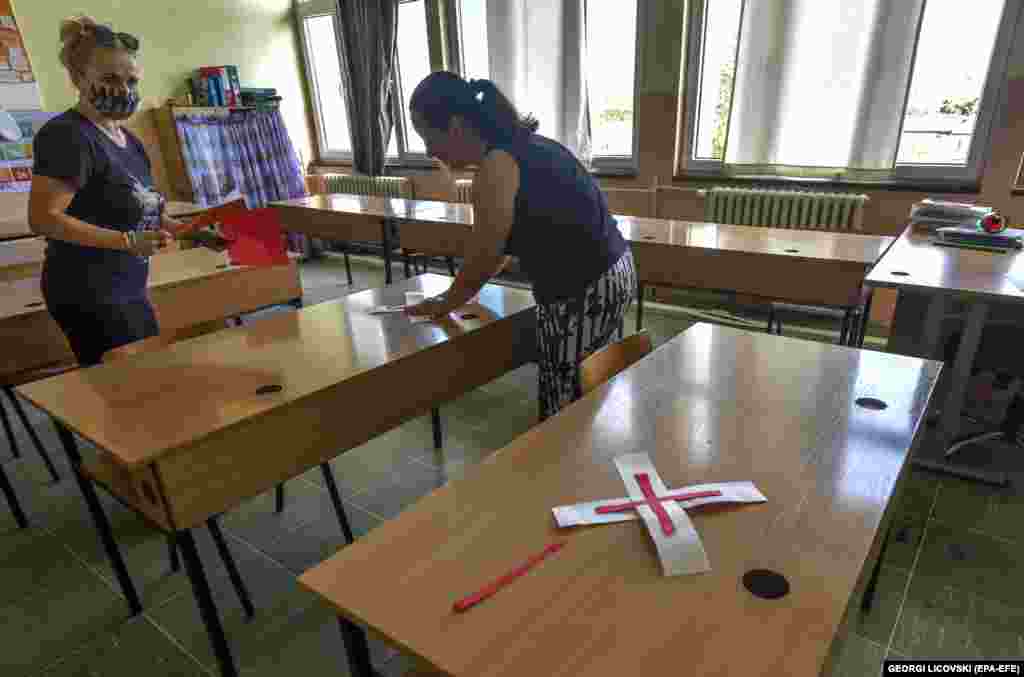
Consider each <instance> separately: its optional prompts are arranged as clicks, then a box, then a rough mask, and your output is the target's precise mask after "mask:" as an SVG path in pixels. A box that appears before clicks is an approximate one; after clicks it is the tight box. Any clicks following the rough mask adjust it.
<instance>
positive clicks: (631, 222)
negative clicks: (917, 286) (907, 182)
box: [615, 214, 895, 266]
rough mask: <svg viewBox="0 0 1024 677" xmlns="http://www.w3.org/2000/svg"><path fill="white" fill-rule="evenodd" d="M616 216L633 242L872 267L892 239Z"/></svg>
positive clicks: (815, 231)
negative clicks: (841, 262)
mask: <svg viewBox="0 0 1024 677" xmlns="http://www.w3.org/2000/svg"><path fill="white" fill-rule="evenodd" d="M615 219H616V220H617V221H618V222H619V229H620V230H621V231H622V234H623V236H624V237H625V238H626V239H627V240H629V241H631V242H633V243H651V244H667V245H676V246H681V247H691V248H700V249H716V250H720V251H734V252H746V253H752V254H771V255H777V256H790V257H793V258H799V259H818V260H825V261H846V262H851V263H862V264H865V265H868V266H870V265H873V264H874V263H875V262H876V261H877V260H878V259H879V258H880V257H881V256H882V255H883V254H884V253H885V252H886V250H887V249H888V248H889V247H890V246H891V245H892V243H893V241H894V240H895V238H893V237H887V236H881V235H860V234H855V233H832V232H828V231H820V230H794V229H792V228H765V227H761V226H736V225H730V224H725V223H704V222H700V221H673V220H669V219H649V218H641V217H636V216H621V215H618V214H616V215H615Z"/></svg>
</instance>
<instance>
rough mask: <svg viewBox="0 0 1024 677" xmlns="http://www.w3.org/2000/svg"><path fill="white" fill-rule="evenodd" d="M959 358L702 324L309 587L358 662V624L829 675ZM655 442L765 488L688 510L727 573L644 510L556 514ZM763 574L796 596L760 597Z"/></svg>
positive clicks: (586, 665) (426, 646) (579, 651)
mask: <svg viewBox="0 0 1024 677" xmlns="http://www.w3.org/2000/svg"><path fill="white" fill-rule="evenodd" d="M940 369H941V364H940V363H938V362H930V361H923V360H919V359H916V358H910V357H904V356H901V355H889V354H885V353H878V352H871V351H861V350H856V349H852V348H847V347H842V346H833V345H826V344H821V343H815V342H809V341H803V340H800V339H793V338H784V337H780V336H773V335H769V334H762V333H754V332H745V331H739V330H735V329H731V328H727V327H721V326H714V325H709V324H697V325H694V326H693V327H691V328H690V329H688V330H686V331H685V332H683V333H682V334H680V335H678V336H676V337H675V338H674V339H672V340H671V341H669V342H668V343H667V344H665V345H663V346H661V347H659V348H658V349H656V350H655V351H654V352H653V353H651V354H650V355H649V356H648V357H646V358H644V359H642V360H640V361H639V362H638V363H636V364H635V365H633V366H632V367H630V368H629V369H627V370H626V371H624V372H622V373H621V374H619V375H618V376H617V377H614V378H613V379H612V380H611V381H609V382H608V383H606V384H604V385H603V386H601V387H599V388H598V389H597V390H595V391H593V392H592V393H590V394H589V395H587V396H586V397H584V398H583V399H581V400H580V401H578V402H576V403H574V404H572V405H570V406H569V407H567V408H566V409H564V410H562V411H561V412H560V413H559V414H558V415H556V416H554V417H552V418H550V419H548V420H547V421H545V422H544V423H542V424H541V425H539V426H538V427H535V428H533V429H532V430H530V431H529V432H527V433H525V434H523V435H522V436H520V437H519V438H518V439H516V440H515V441H513V442H512V443H511V444H509V445H508V446H507V447H505V448H504V449H501V450H500V451H498V452H496V453H495V454H493V455H492V456H490V457H489V458H488V459H487V460H485V461H483V462H482V463H480V464H479V465H477V466H474V467H473V468H470V469H469V470H468V471H467V472H466V473H465V475H464V476H463V477H462V478H459V479H456V480H453V481H452V482H450V483H449V484H447V485H446V486H444V487H442V488H440V489H438V490H436V491H434V492H433V493H431V494H430V495H428V496H427V497H425V498H423V499H421V500H420V501H419V502H418V503H416V504H415V505H413V506H412V507H410V508H408V509H406V510H405V511H404V512H402V514H401V515H399V516H398V517H396V518H395V519H393V520H390V521H388V522H386V523H384V524H383V525H381V526H379V527H377V528H376V529H374V530H373V531H372V532H370V533H369V534H367V535H366V536H364V537H363V538H361V539H360V540H359V541H357V542H356V543H355V544H354V545H352V546H349V547H347V548H345V549H344V550H342V551H340V552H339V553H337V554H336V555H334V556H333V557H331V558H330V559H329V560H327V561H326V562H324V563H322V564H320V565H318V566H316V567H314V568H312V569H310V570H309V571H307V572H305V573H304V574H303V575H302V576H301V577H300V578H299V582H300V584H302V585H303V586H304V587H306V588H308V589H309V590H311V591H313V592H315V593H316V594H318V595H320V596H321V597H322V599H323V601H324V602H325V603H327V604H329V605H330V606H331V607H333V608H334V609H335V610H337V611H338V613H339V614H340V615H341V617H342V619H343V621H342V627H343V629H345V632H346V635H345V636H346V638H347V645H348V646H350V647H355V648H354V649H353V650H352V651H351V653H352V654H353V657H352V658H351V659H350V664H352V663H355V665H354V666H353V667H354V668H355V669H354V671H353V672H354V674H355V675H356V676H357V677H367V675H368V674H369V673H368V671H367V665H366V661H365V660H363V661H361V660H360V658H359V656H360V655H362V656H364V657H365V647H363V648H359V645H360V643H361V642H360V639H361V636H362V633H361V632H360V631H359V630H357V629H355V626H353V625H352V624H351V623H350V622H348V621H354V622H356V623H358V624H360V625H364V626H366V627H368V628H370V629H371V630H372V631H373V632H374V634H375V635H378V636H381V637H382V638H383V639H384V640H386V641H389V642H391V643H393V644H394V645H395V646H397V647H399V648H400V649H401V650H403V651H405V652H407V653H409V654H412V655H414V656H417V657H419V658H420V659H422V660H423V661H424V662H425V663H428V664H429V665H431V666H433V667H434V668H435V669H437V670H439V671H441V672H442V673H443V674H445V675H450V676H453V677H463V676H465V677H470V676H472V677H498V676H502V677H504V676H506V675H507V676H508V677H523V676H524V675H552V676H553V675H565V676H569V675H572V676H573V677H622V676H623V675H746V674H751V675H752V674H756V675H779V676H780V677H781V676H786V677H788V676H790V675H801V676H803V675H817V674H818V673H819V670H820V669H821V667H822V664H823V662H824V661H825V659H826V656H827V655H828V654H829V651H830V646H831V645H832V643H833V639H834V637H836V636H837V634H841V633H842V632H843V628H842V627H841V625H842V623H843V621H844V613H845V612H846V610H847V607H848V605H853V604H854V603H855V602H856V601H857V597H858V593H859V592H860V589H861V587H862V586H866V584H867V579H868V578H869V577H870V574H869V572H870V570H871V569H872V564H873V562H874V561H876V560H877V559H878V558H879V555H880V551H881V547H882V536H881V534H882V533H883V531H884V528H885V527H887V521H888V519H889V518H890V517H891V515H890V514H889V513H888V506H889V505H890V499H891V497H892V496H893V492H894V491H895V489H896V486H897V483H898V481H899V479H900V477H901V473H903V471H904V469H905V466H906V464H905V461H906V459H907V456H908V453H909V452H910V450H911V448H912V447H914V446H915V444H916V443H917V439H918V428H919V423H920V421H921V419H922V416H923V415H924V412H925V410H926V407H927V404H928V399H929V396H930V393H931V392H932V388H933V387H934V384H935V381H936V378H937V377H938V374H939V371H940ZM862 397H871V398H877V399H878V400H881V401H882V402H884V403H885V404H886V405H887V408H885V409H884V410H877V409H870V408H863V407H861V406H858V404H856V402H857V400H858V399H859V398H862ZM637 452H646V453H648V454H650V456H651V459H652V461H653V463H654V465H655V467H656V469H657V471H658V473H659V474H660V476H661V477H662V479H663V480H664V482H665V485H666V487H669V488H681V487H684V486H687V485H691V484H698V483H704V482H718V481H739V480H750V481H753V482H754V483H755V484H756V486H757V487H758V488H759V489H760V490H761V491H762V492H763V493H764V494H765V495H766V497H767V498H768V502H767V503H764V504H759V505H746V506H739V507H736V508H732V509H725V510H719V511H715V512H711V511H708V512H701V511H699V510H698V511H694V512H692V513H691V519H692V520H693V522H694V525H695V527H696V529H697V531H698V533H699V534H700V537H701V539H702V541H703V544H704V548H705V550H706V552H707V555H708V559H709V560H710V563H711V567H712V571H710V572H709V573H704V574H698V575H691V576H678V577H671V578H669V577H664V576H663V575H662V572H661V567H660V564H659V562H658V558H657V555H656V554H655V551H654V548H653V547H652V543H651V542H650V537H649V536H648V534H647V533H646V530H645V529H644V527H643V525H642V524H641V523H640V522H626V523H620V524H608V525H603V526H592V527H576V528H572V529H558V528H556V526H555V523H554V520H553V518H552V514H551V509H552V508H553V507H555V506H559V505H566V504H575V503H579V502H583V501H591V500H597V499H613V498H616V497H620V496H626V495H627V492H626V489H625V488H624V486H623V482H622V480H621V479H620V477H619V474H618V472H617V471H616V468H615V465H614V458H615V457H616V456H617V455H620V454H625V453H637ZM555 541H565V542H566V545H565V546H564V548H563V549H562V550H560V551H559V552H557V553H556V554H554V555H551V556H550V557H549V558H547V559H545V560H544V561H543V562H542V563H540V564H539V565H537V566H536V567H535V568H534V569H532V570H531V571H529V572H528V573H527V574H526V575H525V576H523V577H522V578H519V579H518V580H516V581H514V582H512V583H511V584H509V585H508V587H506V588H503V589H502V590H500V591H499V592H498V593H497V594H495V595H494V596H493V597H491V598H490V599H487V600H485V601H483V602H482V603H480V604H479V605H478V606H475V607H473V608H471V609H469V610H468V611H466V612H464V613H454V612H453V611H452V604H453V602H455V601H456V600H457V599H460V598H462V597H464V596H465V595H468V594H470V593H473V592H475V591H477V590H479V589H481V588H482V587H483V586H484V585H485V584H487V583H489V582H491V581H493V580H495V579H496V578H497V577H499V576H500V575H502V574H504V573H506V572H507V571H509V570H510V569H512V568H513V567H514V566H516V565H518V564H520V563H521V562H523V561H524V560H525V559H526V558H527V557H529V556H530V555H532V554H534V553H536V552H538V551H540V550H542V549H543V548H544V547H545V545H546V544H548V543H552V542H555ZM752 569H769V570H772V571H775V572H778V573H780V574H782V575H783V576H785V578H786V579H787V580H788V582H789V585H790V592H789V594H788V595H786V596H784V597H782V598H780V599H775V600H769V599H761V598H757V597H755V596H753V595H752V594H751V593H750V592H748V591H747V590H746V589H745V588H744V585H743V583H742V580H741V579H742V577H743V575H744V573H745V572H747V571H750V570H752ZM847 618H848V617H847ZM344 619H347V620H344ZM360 669H361V670H362V672H359V671H358V670H360Z"/></svg>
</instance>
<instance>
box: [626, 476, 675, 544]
mask: <svg viewBox="0 0 1024 677" xmlns="http://www.w3.org/2000/svg"><path fill="white" fill-rule="evenodd" d="M634 477H635V478H636V483H637V484H638V485H640V491H642V492H644V499H645V501H644V502H645V503H647V505H648V506H650V508H651V510H653V511H654V514H655V515H657V516H658V521H659V522H661V531H662V533H664V534H665V535H666V536H671V535H672V534H674V533H676V525H674V524H672V518H671V517H669V516H668V513H667V512H665V506H663V505H662V504H661V501H659V500H658V496H657V494H655V493H654V487H652V486H651V478H650V477H648V476H647V473H645V472H638V473H637V474H636V475H634Z"/></svg>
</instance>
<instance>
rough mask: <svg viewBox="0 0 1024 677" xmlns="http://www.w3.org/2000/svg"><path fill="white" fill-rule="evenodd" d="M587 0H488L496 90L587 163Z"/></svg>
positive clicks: (490, 52)
mask: <svg viewBox="0 0 1024 677" xmlns="http://www.w3.org/2000/svg"><path fill="white" fill-rule="evenodd" d="M585 1H586V0H550V1H549V2H537V1H536V0H488V2H487V48H488V61H489V64H490V73H491V80H492V81H494V84H496V85H497V86H498V89H500V90H501V91H502V92H503V93H504V94H505V96H507V97H509V99H511V100H512V103H514V104H515V105H516V108H518V109H519V111H520V112H521V113H524V114H525V113H532V114H533V115H534V117H536V118H537V120H538V121H539V122H540V128H539V129H538V132H539V133H540V134H543V135H544V136H547V137H550V138H552V139H555V140H557V141H559V142H560V143H562V144H563V145H565V146H566V147H567V148H569V150H571V151H572V152H573V153H574V154H575V155H576V157H577V158H578V159H579V160H580V162H582V163H583V164H584V165H585V166H587V167H589V166H590V159H591V153H590V116H589V111H588V104H587V78H586V35H587V32H586V24H585V22H586V12H585V5H584V3H585ZM599 1H601V2H605V1H608V0H599Z"/></svg>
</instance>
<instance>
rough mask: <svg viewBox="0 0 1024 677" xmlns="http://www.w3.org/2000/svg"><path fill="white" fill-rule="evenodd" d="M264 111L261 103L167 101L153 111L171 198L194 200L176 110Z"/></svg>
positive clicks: (213, 112)
mask: <svg viewBox="0 0 1024 677" xmlns="http://www.w3.org/2000/svg"><path fill="white" fill-rule="evenodd" d="M255 110H266V107H262V106H188V105H182V104H178V103H175V102H173V101H168V102H167V103H166V104H165V105H163V106H160V107H159V108H157V109H155V110H154V111H153V115H154V116H155V118H156V126H157V131H158V134H159V137H160V147H161V148H162V149H163V150H164V161H165V162H166V165H167V182H168V184H169V186H170V189H171V192H172V195H173V199H174V200H177V201H181V202H195V195H194V194H193V192H192V181H191V180H190V179H189V175H188V169H187V168H186V165H185V158H184V156H183V155H182V153H181V144H182V141H181V138H180V137H179V136H178V128H177V126H176V125H175V124H174V116H175V114H177V113H192V114H197V115H211V116H218V117H227V116H229V115H231V114H232V113H234V112H241V111H255Z"/></svg>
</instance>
